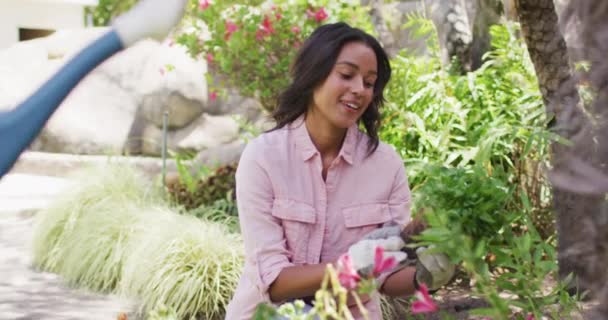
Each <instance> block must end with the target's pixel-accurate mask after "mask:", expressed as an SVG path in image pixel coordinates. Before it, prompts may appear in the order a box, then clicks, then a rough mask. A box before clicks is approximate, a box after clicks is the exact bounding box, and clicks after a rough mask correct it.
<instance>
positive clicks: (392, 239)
mask: <svg viewBox="0 0 608 320" xmlns="http://www.w3.org/2000/svg"><path fill="white" fill-rule="evenodd" d="M400 233H401V230H400V228H399V227H396V226H392V227H383V228H379V229H376V230H374V231H372V232H370V233H369V234H367V235H366V236H365V237H363V239H361V240H359V241H358V242H356V243H354V244H353V245H351V246H350V248H348V255H349V256H350V258H351V261H352V265H353V267H354V268H355V270H356V271H357V273H358V274H359V275H360V276H362V277H369V276H373V275H374V274H373V273H374V272H373V271H374V266H375V264H376V248H377V247H381V248H382V249H383V251H384V252H383V255H382V256H383V259H388V258H390V257H393V258H394V259H395V261H396V262H397V264H400V263H401V262H403V261H405V259H407V253H405V252H402V251H401V249H402V248H403V247H404V246H405V242H403V239H401V236H400ZM375 276H377V275H375Z"/></svg>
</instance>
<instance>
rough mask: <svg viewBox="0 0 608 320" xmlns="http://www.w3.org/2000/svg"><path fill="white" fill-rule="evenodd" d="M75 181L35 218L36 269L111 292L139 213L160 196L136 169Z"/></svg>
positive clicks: (88, 173)
mask: <svg viewBox="0 0 608 320" xmlns="http://www.w3.org/2000/svg"><path fill="white" fill-rule="evenodd" d="M108 173H110V174H108ZM72 181H75V183H74V184H73V185H72V186H71V187H70V189H69V191H67V192H66V193H65V194H63V195H61V196H60V199H58V200H57V201H56V202H55V203H54V204H52V205H51V206H50V207H49V208H48V209H45V210H42V211H41V212H39V213H38V214H37V215H36V222H35V226H34V238H33V258H34V265H35V266H36V267H37V268H40V269H44V270H48V271H52V272H57V273H60V274H62V275H64V277H65V278H66V279H67V280H68V281H69V282H71V283H73V284H77V285H81V286H85V287H88V288H92V289H96V290H100V291H105V292H107V291H111V290H113V289H114V288H115V286H116V284H117V282H118V280H119V279H120V270H121V262H122V258H124V254H125V252H124V250H125V247H126V242H127V241H128V239H129V237H130V236H131V232H130V228H131V227H132V225H133V224H135V223H136V220H137V208H138V207H139V206H141V205H142V204H143V203H159V202H160V195H159V194H158V192H156V191H155V189H153V188H150V187H149V186H147V184H146V182H145V180H144V178H143V177H142V176H141V175H139V173H137V171H135V170H134V169H133V168H131V167H129V166H124V165H118V164H110V165H107V166H99V167H94V168H88V169H85V170H83V171H80V172H78V173H77V174H75V175H74V176H72ZM118 221H122V223H117V222H118ZM93 248H95V249H96V250H92V249H93Z"/></svg>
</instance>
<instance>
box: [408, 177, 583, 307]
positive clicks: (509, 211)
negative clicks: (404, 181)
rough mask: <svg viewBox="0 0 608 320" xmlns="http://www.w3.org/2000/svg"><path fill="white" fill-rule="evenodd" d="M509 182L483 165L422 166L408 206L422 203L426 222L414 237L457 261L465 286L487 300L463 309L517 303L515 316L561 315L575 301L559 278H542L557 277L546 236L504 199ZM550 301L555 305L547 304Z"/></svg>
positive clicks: (526, 213) (551, 245)
mask: <svg viewBox="0 0 608 320" xmlns="http://www.w3.org/2000/svg"><path fill="white" fill-rule="evenodd" d="M513 188H514V187H513V186H512V187H510V188H507V187H506V186H505V180H504V178H501V175H500V174H498V172H496V171H494V172H493V174H492V176H490V175H488V174H487V172H486V171H485V169H484V168H479V167H477V168H472V169H463V168H440V169H436V168H432V169H430V170H429V177H428V178H427V180H426V181H425V182H424V183H423V184H422V186H420V188H419V189H418V190H417V198H416V206H417V207H421V208H424V217H425V219H426V220H427V221H428V222H429V225H430V226H431V228H430V229H428V230H426V231H425V232H424V233H423V234H422V236H420V237H419V240H420V241H421V244H423V245H433V246H435V248H436V250H439V251H441V252H445V253H447V254H448V255H449V256H450V258H451V259H452V260H453V261H454V262H457V263H461V265H462V268H463V269H464V270H465V271H466V273H467V275H468V276H469V277H470V278H471V279H473V280H474V283H475V286H474V288H473V289H474V292H473V293H474V294H476V295H479V296H481V297H483V298H484V299H485V300H486V301H488V303H489V304H490V305H491V307H490V308H485V309H479V310H475V311H473V312H472V313H471V314H478V315H484V316H490V317H492V318H493V319H511V316H512V315H513V314H514V313H515V311H514V310H517V309H519V310H523V315H521V314H520V315H519V316H516V318H517V319H523V318H524V316H525V315H527V314H533V315H534V316H535V317H536V318H537V319H540V316H541V315H551V313H553V314H552V319H562V318H564V316H565V315H569V314H570V312H571V311H572V310H573V309H575V308H576V298H571V297H570V296H569V295H568V294H567V292H566V290H565V287H564V286H563V285H562V284H557V285H553V286H548V285H547V283H546V281H547V280H548V279H557V256H556V251H555V243H554V241H553V240H554V239H552V238H550V239H547V240H543V238H541V236H540V234H539V233H538V232H537V231H536V228H535V227H534V225H533V224H532V223H531V219H530V217H529V210H530V207H526V206H523V207H519V208H514V207H513V206H512V205H510V202H513V201H514V199H513V196H512V195H513ZM496 270H508V272H505V273H502V274H501V273H497V272H496ZM555 305H559V306H560V308H561V310H559V312H557V311H555V310H552V309H551V308H552V306H555Z"/></svg>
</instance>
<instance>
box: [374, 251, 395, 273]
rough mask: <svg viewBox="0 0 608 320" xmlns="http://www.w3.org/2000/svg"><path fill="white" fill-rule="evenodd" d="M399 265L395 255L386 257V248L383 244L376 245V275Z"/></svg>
mask: <svg viewBox="0 0 608 320" xmlns="http://www.w3.org/2000/svg"><path fill="white" fill-rule="evenodd" d="M396 266H397V260H396V259H395V257H388V258H387V259H384V248H382V247H381V246H377V247H376V255H375V256H374V271H373V274H374V277H377V276H379V275H380V274H382V273H384V272H386V271H391V270H393V268H394V267H396Z"/></svg>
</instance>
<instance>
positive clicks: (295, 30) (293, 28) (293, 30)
mask: <svg viewBox="0 0 608 320" xmlns="http://www.w3.org/2000/svg"><path fill="white" fill-rule="evenodd" d="M300 31H302V30H300V27H298V26H293V27H291V32H293V33H295V34H298V33H300Z"/></svg>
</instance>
